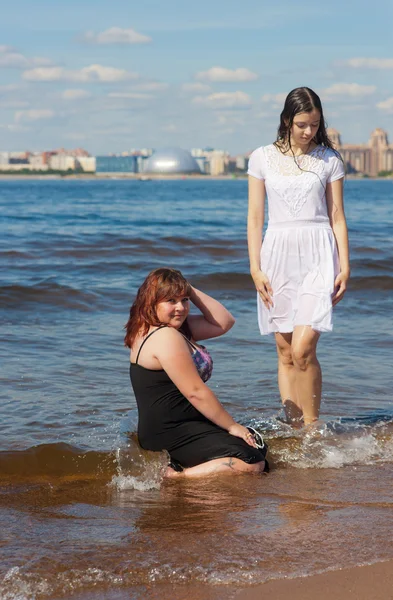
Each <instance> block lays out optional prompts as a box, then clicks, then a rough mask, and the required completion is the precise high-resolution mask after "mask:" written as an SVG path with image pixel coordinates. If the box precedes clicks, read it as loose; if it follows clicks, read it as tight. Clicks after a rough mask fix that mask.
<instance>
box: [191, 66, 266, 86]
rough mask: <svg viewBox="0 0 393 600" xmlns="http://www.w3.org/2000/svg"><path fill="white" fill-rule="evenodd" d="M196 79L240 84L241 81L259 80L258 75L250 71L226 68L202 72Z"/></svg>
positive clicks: (213, 68)
mask: <svg viewBox="0 0 393 600" xmlns="http://www.w3.org/2000/svg"><path fill="white" fill-rule="evenodd" d="M195 79H199V80H201V81H219V82H221V83H223V82H228V83H231V82H239V81H254V80H255V79H258V75H257V74H256V73H253V72H252V71H249V70H248V69H244V68H239V69H233V70H232V69H225V68H224V67H212V68H211V69H209V70H208V71H200V72H199V73H197V74H196V75H195Z"/></svg>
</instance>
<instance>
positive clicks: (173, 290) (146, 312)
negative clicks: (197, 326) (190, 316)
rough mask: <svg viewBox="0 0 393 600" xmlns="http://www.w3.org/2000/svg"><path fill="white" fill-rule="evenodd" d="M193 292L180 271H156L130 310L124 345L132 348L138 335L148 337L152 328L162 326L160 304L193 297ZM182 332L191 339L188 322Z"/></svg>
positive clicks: (146, 282)
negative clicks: (158, 313) (158, 315)
mask: <svg viewBox="0 0 393 600" xmlns="http://www.w3.org/2000/svg"><path fill="white" fill-rule="evenodd" d="M191 291H192V288H191V285H190V284H189V283H188V281H187V279H185V278H184V277H183V275H182V274H181V273H180V271H177V270H176V269H168V268H164V267H162V268H159V269H154V271H152V272H151V273H149V275H148V276H147V277H146V279H145V281H144V282H143V283H142V285H141V287H140V288H139V290H138V292H137V295H136V298H135V300H134V303H133V305H132V306H131V308H130V317H129V319H128V321H127V323H126V325H125V327H124V329H125V330H126V335H125V336H124V344H125V345H126V346H127V347H128V348H131V346H132V344H133V343H134V340H135V338H136V337H137V336H138V335H142V336H143V335H146V334H147V332H148V331H149V329H150V327H152V326H153V327H159V326H160V325H161V323H160V321H159V320H158V317H157V312H156V306H157V304H158V303H159V302H165V301H166V300H170V299H171V298H179V297H180V296H191ZM181 330H182V331H183V332H184V333H185V334H186V335H187V337H191V336H190V330H189V327H188V325H187V322H186V321H185V322H184V323H183V325H182V327H181Z"/></svg>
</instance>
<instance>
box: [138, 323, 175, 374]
mask: <svg viewBox="0 0 393 600" xmlns="http://www.w3.org/2000/svg"><path fill="white" fill-rule="evenodd" d="M163 327H167V325H160V326H159V327H157V329H155V330H154V331H151V332H150V333H149V335H147V336H146V337H145V339H144V340H143V342H142V343H141V345H140V346H139V350H138V354H137V355H136V361H135V364H136V365H137V364H138V360H139V355H140V353H141V350H142V348H143V346H144V345H145V342H147V340H148V339H149V337H150V336H152V335H153V333H155V332H156V331H158V330H159V329H162V328H163Z"/></svg>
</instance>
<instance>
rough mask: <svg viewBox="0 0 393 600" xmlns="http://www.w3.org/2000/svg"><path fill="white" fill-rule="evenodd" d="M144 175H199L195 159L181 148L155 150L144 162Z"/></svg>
mask: <svg viewBox="0 0 393 600" xmlns="http://www.w3.org/2000/svg"><path fill="white" fill-rule="evenodd" d="M143 172H144V173H152V174H154V173H156V174H162V175H175V174H176V175H177V174H188V173H200V172H201V170H200V168H199V165H198V163H197V161H196V160H195V158H194V157H193V156H191V154H190V152H188V151H187V150H182V148H163V149H162V150H156V151H155V152H154V153H153V154H152V155H151V156H150V157H149V158H148V159H147V160H146V162H145V165H144V168H143Z"/></svg>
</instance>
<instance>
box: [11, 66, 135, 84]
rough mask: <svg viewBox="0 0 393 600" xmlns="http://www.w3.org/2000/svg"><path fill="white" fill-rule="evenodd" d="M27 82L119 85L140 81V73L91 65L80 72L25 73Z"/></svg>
mask: <svg viewBox="0 0 393 600" xmlns="http://www.w3.org/2000/svg"><path fill="white" fill-rule="evenodd" d="M22 77H23V79H25V80H27V81H79V82H84V83H93V82H97V81H99V82H103V83H117V82H119V81H129V80H130V79H138V77H139V75H138V73H133V72H131V71H126V70H125V69H116V68H115V67H104V66H103V65H90V66H89V67H83V68H82V69H79V70H78V71H71V70H68V69H65V68H64V67H41V68H37V69H31V70H29V71H25V72H24V73H23V75H22Z"/></svg>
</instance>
